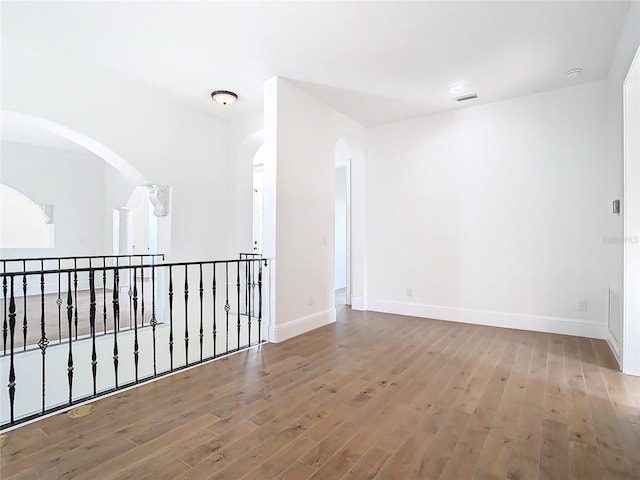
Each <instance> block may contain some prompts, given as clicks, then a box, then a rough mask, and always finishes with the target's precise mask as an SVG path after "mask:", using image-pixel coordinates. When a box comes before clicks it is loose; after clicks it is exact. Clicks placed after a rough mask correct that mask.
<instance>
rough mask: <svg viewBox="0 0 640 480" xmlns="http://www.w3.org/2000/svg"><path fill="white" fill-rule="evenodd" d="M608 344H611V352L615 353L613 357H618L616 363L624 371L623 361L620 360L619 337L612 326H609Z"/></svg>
mask: <svg viewBox="0 0 640 480" xmlns="http://www.w3.org/2000/svg"><path fill="white" fill-rule="evenodd" d="M606 340H607V344H608V345H609V349H610V350H611V353H613V358H615V359H616V363H617V364H618V368H619V369H620V371H622V363H621V361H620V343H619V342H618V339H617V338H616V336H615V335H614V334H613V332H612V331H611V329H610V328H607V338H606Z"/></svg>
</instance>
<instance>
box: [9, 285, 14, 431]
mask: <svg viewBox="0 0 640 480" xmlns="http://www.w3.org/2000/svg"><path fill="white" fill-rule="evenodd" d="M10 285H11V290H10V292H11V297H10V298H9V344H10V346H9V348H10V350H9V352H10V354H11V360H10V364H9V409H10V411H11V423H13V422H14V410H15V398H16V369H15V365H14V361H13V350H14V340H15V333H16V300H15V296H14V294H13V275H11V282H10Z"/></svg>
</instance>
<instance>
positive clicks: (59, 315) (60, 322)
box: [56, 259, 64, 343]
mask: <svg viewBox="0 0 640 480" xmlns="http://www.w3.org/2000/svg"><path fill="white" fill-rule="evenodd" d="M60 270H62V268H61V264H60V259H58V298H56V305H58V343H62V304H63V303H64V302H63V301H62V276H61V272H60Z"/></svg>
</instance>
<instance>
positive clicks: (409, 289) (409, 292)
mask: <svg viewBox="0 0 640 480" xmlns="http://www.w3.org/2000/svg"><path fill="white" fill-rule="evenodd" d="M407 297H413V288H407Z"/></svg>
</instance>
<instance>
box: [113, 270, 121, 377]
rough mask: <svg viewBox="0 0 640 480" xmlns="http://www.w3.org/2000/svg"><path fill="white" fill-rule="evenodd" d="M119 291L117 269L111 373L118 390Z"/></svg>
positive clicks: (117, 272) (114, 283)
mask: <svg viewBox="0 0 640 480" xmlns="http://www.w3.org/2000/svg"><path fill="white" fill-rule="evenodd" d="M119 290H120V271H119V270H118V269H116V270H114V272H113V324H114V325H113V372H114V376H115V385H116V388H118V364H119V358H118V355H119V352H118V330H120V298H119V293H118V291H119Z"/></svg>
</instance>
